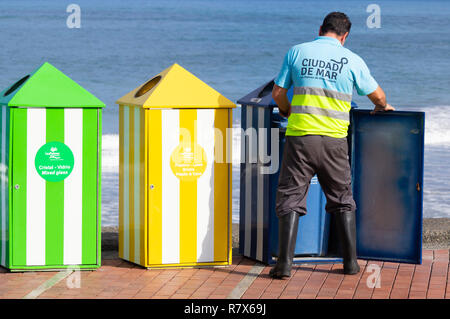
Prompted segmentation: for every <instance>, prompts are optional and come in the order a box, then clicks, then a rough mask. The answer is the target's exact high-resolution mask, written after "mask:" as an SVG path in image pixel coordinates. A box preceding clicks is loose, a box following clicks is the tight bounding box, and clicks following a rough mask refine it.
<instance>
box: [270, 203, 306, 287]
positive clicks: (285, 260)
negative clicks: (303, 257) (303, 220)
mask: <svg viewBox="0 0 450 319" xmlns="http://www.w3.org/2000/svg"><path fill="white" fill-rule="evenodd" d="M298 218H299V214H297V213H296V212H294V211H292V212H289V213H287V214H285V215H283V216H281V217H279V218H278V259H277V264H276V265H275V266H274V267H273V268H272V269H271V270H270V273H269V275H270V276H271V277H273V278H277V279H281V278H283V277H290V276H291V268H292V261H293V259H294V252H295V242H296V240H297V231H298Z"/></svg>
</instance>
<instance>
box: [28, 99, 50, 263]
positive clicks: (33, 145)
mask: <svg viewBox="0 0 450 319" xmlns="http://www.w3.org/2000/svg"><path fill="white" fill-rule="evenodd" d="M45 143H46V109H44V108H30V109H28V110H27V203H26V207H27V212H26V221H27V231H26V234H27V236H26V237H27V239H26V245H27V248H26V250H27V252H26V262H27V266H40V265H45V180H44V179H43V178H41V177H40V176H39V174H38V173H37V171H36V169H35V164H34V159H35V157H36V153H37V151H38V150H39V148H40V147H41V146H42V145H44V144H45Z"/></svg>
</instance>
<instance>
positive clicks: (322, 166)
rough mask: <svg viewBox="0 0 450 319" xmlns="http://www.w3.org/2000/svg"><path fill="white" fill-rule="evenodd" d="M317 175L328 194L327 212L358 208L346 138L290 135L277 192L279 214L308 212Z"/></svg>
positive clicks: (285, 147) (284, 151)
mask: <svg viewBox="0 0 450 319" xmlns="http://www.w3.org/2000/svg"><path fill="white" fill-rule="evenodd" d="M315 174H317V178H318V180H319V183H320V186H321V187H322V190H323V192H324V193H325V196H326V199H327V204H326V206H325V210H326V211H327V212H328V213H335V212H346V211H353V210H355V209H356V205H355V201H354V200H353V194H352V187H351V172H350V164H349V160H348V145H347V138H333V137H329V136H323V135H305V136H287V137H286V144H285V146H284V150H283V161H282V163H281V169H280V176H279V180H278V189H277V195H276V214H277V216H278V217H280V216H282V215H284V214H286V213H288V212H291V211H295V212H297V213H298V214H300V215H305V214H306V195H307V193H308V189H309V184H310V181H311V178H312V177H313V176H314V175H315Z"/></svg>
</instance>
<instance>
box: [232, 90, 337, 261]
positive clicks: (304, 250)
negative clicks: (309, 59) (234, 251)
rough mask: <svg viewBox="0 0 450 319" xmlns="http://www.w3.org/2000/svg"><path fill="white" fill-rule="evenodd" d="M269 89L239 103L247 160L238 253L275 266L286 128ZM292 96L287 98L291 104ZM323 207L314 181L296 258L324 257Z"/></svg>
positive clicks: (325, 227) (327, 221)
mask: <svg viewBox="0 0 450 319" xmlns="http://www.w3.org/2000/svg"><path fill="white" fill-rule="evenodd" d="M273 84H274V82H273V81H270V82H269V83H267V84H265V85H263V86H261V87H260V88H258V89H256V90H255V91H253V92H251V93H250V94H248V95H246V96H245V97H243V98H241V99H240V100H239V101H238V104H240V105H241V112H242V113H241V123H242V129H243V130H244V135H243V137H242V141H241V143H242V144H241V147H242V154H243V155H244V156H245V161H242V162H241V188H240V227H239V236H240V245H239V250H240V253H241V254H242V255H243V256H246V257H249V258H252V259H255V260H258V261H261V262H264V263H268V264H270V263H273V262H275V261H276V259H275V258H276V256H277V255H278V218H277V216H276V213H275V196H276V190H277V187H278V176H279V170H280V165H281V161H282V155H283V148H284V144H285V132H286V125H287V119H286V118H283V117H282V116H280V114H279V112H278V108H277V107H276V104H275V102H274V101H273V100H272V95H271V93H272V88H273ZM292 91H293V90H292V89H291V90H289V92H288V96H289V98H290V99H291V98H292ZM244 136H245V137H244ZM325 204H326V199H325V195H324V194H323V192H322V189H321V187H320V184H319V183H318V180H317V177H316V176H314V177H313V179H312V180H311V184H310V188H309V191H308V197H307V211H308V213H307V214H306V215H305V216H302V217H301V218H300V221H299V226H298V227H299V229H298V235H297V242H296V247H295V255H296V256H314V257H316V256H324V255H325V254H326V253H327V248H328V233H329V225H330V216H329V214H326V212H325Z"/></svg>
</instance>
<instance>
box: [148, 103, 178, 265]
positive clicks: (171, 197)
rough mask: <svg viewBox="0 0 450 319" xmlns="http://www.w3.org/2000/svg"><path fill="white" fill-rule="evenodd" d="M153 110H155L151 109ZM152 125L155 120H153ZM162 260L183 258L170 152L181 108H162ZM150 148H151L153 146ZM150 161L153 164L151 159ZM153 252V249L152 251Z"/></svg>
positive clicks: (175, 260) (163, 261) (170, 262)
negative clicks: (181, 256) (181, 255)
mask: <svg viewBox="0 0 450 319" xmlns="http://www.w3.org/2000/svg"><path fill="white" fill-rule="evenodd" d="M150 112H152V111H150ZM150 125H152V124H150ZM161 126H162V127H161V129H162V136H161V144H162V152H161V156H162V161H161V163H162V170H161V172H162V186H161V187H162V207H161V211H162V230H161V237H162V238H161V240H162V260H161V263H162V264H177V263H179V262H180V181H179V180H178V178H177V177H176V176H175V175H174V174H173V172H172V169H171V168H170V155H171V154H172V152H173V150H174V149H175V148H176V147H177V146H178V144H179V141H180V130H179V128H180V111H179V110H165V111H163V112H161ZM150 152H151V150H150ZM149 165H152V163H150V164H149ZM151 253H152V252H150V254H151Z"/></svg>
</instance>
